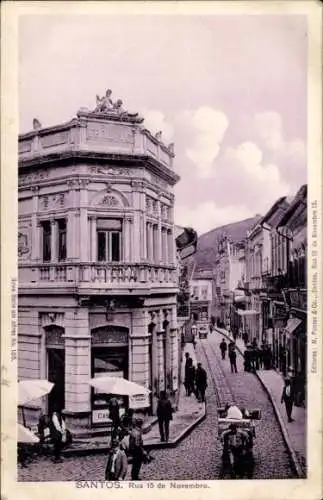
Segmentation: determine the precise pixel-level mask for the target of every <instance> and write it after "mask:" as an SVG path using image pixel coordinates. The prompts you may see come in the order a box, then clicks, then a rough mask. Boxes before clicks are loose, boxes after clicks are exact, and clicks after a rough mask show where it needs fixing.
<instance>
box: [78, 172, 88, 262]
mask: <svg viewBox="0 0 323 500" xmlns="http://www.w3.org/2000/svg"><path fill="white" fill-rule="evenodd" d="M87 185H88V181H87V180H84V179H81V180H80V199H79V203H80V225H79V228H80V261H81V262H86V261H87V260H88V216H87V203H88V197H87V195H88V191H87Z"/></svg>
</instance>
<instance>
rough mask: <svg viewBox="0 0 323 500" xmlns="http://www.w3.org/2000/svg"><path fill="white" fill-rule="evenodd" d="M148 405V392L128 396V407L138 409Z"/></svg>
mask: <svg viewBox="0 0 323 500" xmlns="http://www.w3.org/2000/svg"><path fill="white" fill-rule="evenodd" d="M149 406H150V401H149V395H148V394H136V396H130V397H129V408H132V409H133V410H140V409H141V408H148V407H149Z"/></svg>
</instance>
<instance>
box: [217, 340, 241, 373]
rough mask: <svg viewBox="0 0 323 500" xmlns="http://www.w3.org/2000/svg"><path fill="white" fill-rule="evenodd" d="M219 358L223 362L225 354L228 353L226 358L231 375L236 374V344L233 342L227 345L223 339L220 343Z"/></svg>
mask: <svg viewBox="0 0 323 500" xmlns="http://www.w3.org/2000/svg"><path fill="white" fill-rule="evenodd" d="M220 351H221V357H222V359H223V360H225V357H226V353H227V351H228V358H229V361H230V368H231V373H238V369H237V351H236V344H235V342H234V341H231V342H229V344H228V343H227V342H226V341H225V339H224V338H223V339H222V340H221V342H220Z"/></svg>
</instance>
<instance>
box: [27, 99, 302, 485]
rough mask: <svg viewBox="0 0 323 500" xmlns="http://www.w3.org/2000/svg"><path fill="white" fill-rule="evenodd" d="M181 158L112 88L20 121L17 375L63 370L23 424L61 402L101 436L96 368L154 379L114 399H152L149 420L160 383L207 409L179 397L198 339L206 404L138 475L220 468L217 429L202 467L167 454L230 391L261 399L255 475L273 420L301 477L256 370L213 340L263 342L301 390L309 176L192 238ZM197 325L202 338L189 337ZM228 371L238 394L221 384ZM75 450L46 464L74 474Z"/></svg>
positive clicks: (79, 431) (84, 428) (85, 428)
mask: <svg viewBox="0 0 323 500" xmlns="http://www.w3.org/2000/svg"><path fill="white" fill-rule="evenodd" d="M174 157H175V153H174V144H165V143H164V142H163V138H162V134H161V132H159V133H157V134H156V135H153V134H151V133H150V132H149V131H148V130H147V129H146V128H145V125H144V121H143V118H141V116H140V115H139V114H138V113H130V112H128V111H126V110H125V109H124V108H123V104H122V102H121V101H120V100H117V101H116V102H112V100H111V91H107V94H106V97H105V98H102V99H100V98H98V97H97V107H96V108H95V109H94V110H88V109H86V108H81V109H80V110H79V111H78V112H77V115H76V117H75V118H73V119H72V120H70V121H68V122H66V123H62V124H59V125H56V126H52V127H44V126H42V124H41V123H40V121H39V120H38V119H35V120H34V122H33V130H31V131H30V132H28V133H25V134H22V135H20V136H19V189H18V193H19V229H18V231H19V233H18V258H19V265H18V267H19V304H18V318H19V321H18V323H19V324H18V343H19V353H18V354H19V355H18V378H19V380H20V381H21V380H38V379H39V380H48V381H50V382H52V383H53V384H54V387H53V389H52V390H51V391H50V393H49V394H48V396H46V397H42V398H39V399H37V400H33V401H30V402H29V403H28V404H24V411H23V419H24V424H25V425H27V426H28V427H30V428H33V427H35V426H37V422H38V419H39V416H40V414H46V415H52V414H53V411H54V410H55V411H57V409H58V410H59V411H60V412H62V414H63V416H64V419H65V422H66V426H67V428H68V429H69V430H70V432H71V434H72V435H73V436H74V437H75V436H77V437H80V438H82V436H83V437H84V436H95V435H100V436H102V440H107V437H106V436H107V435H109V433H110V431H111V426H110V424H111V418H110V416H111V414H110V401H109V397H107V395H106V394H102V391H100V390H98V389H97V388H94V387H93V386H92V385H93V384H92V385H91V384H90V383H89V381H90V380H93V379H96V378H99V377H106V376H114V377H120V378H123V379H127V380H130V381H132V382H135V383H137V384H139V385H140V386H142V387H144V388H146V389H147V390H148V392H149V393H146V394H145V395H144V396H143V397H139V398H138V397H131V396H130V397H129V399H126V398H119V400H118V401H119V405H120V411H121V414H122V413H123V412H124V411H125V410H126V407H130V408H131V409H133V410H134V411H135V412H136V411H137V410H138V411H140V412H141V413H142V411H143V409H144V413H143V415H144V421H145V423H146V424H147V429H148V430H149V429H150V428H151V426H152V425H156V409H157V403H158V396H159V394H160V392H161V391H164V390H165V391H167V392H168V393H169V394H170V396H171V401H172V404H173V406H174V408H175V410H178V412H179V413H180V409H181V408H183V407H184V408H186V407H188V408H190V406H189V405H190V404H193V407H194V409H195V406H196V408H197V413H198V412H199V411H202V412H204V414H203V417H205V405H204V402H203V401H202V402H201V401H197V402H195V401H194V398H195V396H193V395H192V396H185V394H184V396H183V383H184V379H183V371H182V366H183V358H184V351H185V350H186V349H190V352H191V353H192V356H193V357H194V364H195V365H196V364H197V363H202V365H203V366H204V368H205V370H206V376H207V377H208V380H209V381H210V380H213V381H214V384H213V385H212V384H211V383H210V382H209V383H208V388H207V399H208V401H209V406H208V412H207V414H206V419H205V420H204V421H203V423H201V424H200V425H201V427H198V428H197V429H196V430H195V431H194V433H193V434H191V436H190V437H188V438H187V441H184V443H182V444H181V445H180V446H179V447H178V449H177V448H176V451H173V450H166V449H165V450H163V451H161V452H160V454H159V455H158V454H157V455H156V459H155V462H153V463H152V464H148V465H147V467H146V469H145V470H146V471H147V472H146V476H145V472H143V478H148V479H156V478H158V479H162V478H165V479H167V478H168V477H174V478H175V479H194V478H195V477H197V478H200V479H212V478H216V477H217V475H218V473H219V471H218V469H219V467H220V465H219V464H220V461H221V450H220V444H219V443H220V441H219V439H218V436H217V431H215V433H214V436H212V440H213V441H214V443H213V441H212V440H211V441H212V443H213V444H214V449H215V448H216V450H217V451H216V453H215V454H214V453H213V451H214V449H213V448H212V446H213V445H212V446H211V448H210V449H208V451H207V453H208V456H209V457H210V464H209V467H208V469H207V470H206V469H204V462H203V460H202V459H201V461H200V462H199V463H198V464H195V466H193V467H191V468H190V469H187V470H185V469H184V468H183V467H181V466H179V468H178V469H176V467H175V469H174V461H175V462H176V460H178V457H182V459H183V463H184V462H185V461H184V456H186V455H187V447H188V446H191V447H192V449H191V451H192V450H193V449H195V448H196V447H198V443H199V442H200V441H201V435H203V433H204V436H205V437H207V435H209V433H210V432H211V429H217V412H218V406H219V405H220V404H222V405H225V404H226V403H228V402H229V403H230V402H231V403H235V404H240V405H244V406H249V405H252V406H255V405H256V406H257V403H258V405H259V406H260V407H261V412H262V413H263V418H262V422H263V427H262V431H261V430H260V431H259V432H260V434H261V433H263V437H261V439H260V441H259V442H260V448H259V454H258V458H259V464H258V465H257V467H256V471H258V472H257V474H258V475H256V477H266V470H267V471H268V470H269V469H268V467H267V469H266V465H265V462H264V460H265V450H266V447H267V446H268V439H269V440H270V439H272V438H273V436H274V435H275V439H276V440H277V443H278V445H277V450H276V451H277V456H275V455H274V454H273V456H272V463H271V466H270V472H268V474H269V476H268V477H277V478H278V477H279V478H282V477H293V474H294V473H293V469H292V466H291V464H290V461H289V459H288V458H286V454H287V451H286V445H285V444H284V441H283V439H282V434H281V429H280V425H279V424H278V421H277V420H276V419H275V418H276V417H275V415H274V412H273V409H272V406H271V404H270V402H269V400H268V397H267V396H266V395H265V393H264V390H263V388H262V386H261V385H260V383H259V381H258V380H257V379H256V378H255V375H254V374H246V373H243V363H242V358H239V361H238V367H239V373H238V374H237V377H236V378H232V377H233V375H232V374H231V373H230V371H229V368H228V365H226V364H224V363H223V364H221V362H220V361H219V359H217V355H216V354H214V353H215V352H216V350H217V351H219V341H220V339H221V338H222V337H221V335H222V334H223V335H224V336H229V337H230V335H232V336H233V339H235V340H237V339H244V342H245V344H246V345H247V344H248V343H249V342H251V341H254V342H257V343H258V345H259V346H260V345H262V344H266V345H267V346H269V348H270V350H271V366H270V368H271V369H274V370H277V371H279V372H282V374H283V375H287V374H289V375H291V376H292V378H293V381H294V382H295V388H296V397H295V403H296V404H297V405H298V406H304V405H305V399H306V398H305V388H306V250H307V240H306V200H307V191H306V186H303V187H301V188H300V190H299V191H298V193H295V197H292V198H286V197H285V198H280V199H279V200H277V202H276V203H275V204H274V205H273V206H272V208H271V209H270V210H269V211H268V212H267V213H266V214H264V215H262V216H260V215H257V216H256V217H255V218H252V219H248V220H244V221H240V222H236V223H234V224H231V225H228V226H224V227H221V228H218V229H215V230H213V231H211V232H209V233H206V234H204V235H201V236H200V237H199V239H198V242H197V247H196V233H195V231H194V228H182V227H179V226H176V225H175V221H174V206H175V196H174V186H175V185H176V183H177V182H178V181H179V180H180V179H179V176H178V175H177V174H176V173H175V168H174ZM237 219H238V214H237ZM219 332H220V333H219ZM221 332H222V333H221ZM195 333H196V334H197V336H200V337H204V338H201V339H200V340H199V341H198V342H200V344H199V345H198V347H197V349H196V350H194V348H193V346H192V340H193V341H194V342H193V344H195V340H196V339H195V338H193V337H194V336H195ZM192 335H193V337H192ZM212 335H213V337H212ZM216 335H218V336H216ZM208 352H209V354H207V353H208ZM208 360H209V361H208ZM281 383H282V384H283V379H282V381H281ZM221 385H223V387H222V388H221ZM226 386H228V387H231V389H230V391H229V392H228V394H229V396H230V398H229V399H231V401H225V400H224V399H223V398H222V400H221V398H220V397H219V394H220V393H221V390H222V392H223V391H224V392H223V393H224V394H225V387H226ZM251 389H252V390H251ZM279 390H281V387H279ZM254 394H257V395H258V396H257V398H258V399H257V401H255V399H254ZM229 396H228V397H229ZM183 397H184V399H185V397H186V398H187V399H186V400H185V401H186V402H184V403H181V401H182V400H181V398H183ZM189 398H191V399H189ZM192 401H193V403H192ZM194 405H195V406H194ZM189 411H191V410H189ZM191 413H194V412H193V411H191ZM175 415H176V411H175ZM154 417H155V418H154ZM19 418H21V415H20V417H19ZM174 418H175V417H174ZM257 425H258V426H260V424H257ZM174 428H175V424H173V429H174ZM259 429H260V427H259ZM172 432H173V431H172V424H171V435H172ZM257 432H258V431H257ZM304 432H305V429H304ZM215 443H216V444H215ZM158 457H159V458H158ZM172 457H173V458H172ZM174 457H175V458H174ZM277 457H278V458H277ZM170 458H172V459H170ZM169 459H170V460H169ZM73 460H74V459H70V466H68V465H67V468H64V467H62V468H60V467H59V466H57V467H58V468H57V469H55V472H53V471H51V474H53V477H56V479H58V478H62V479H71V476H69V475H68V474H69V472H68V470H70V473H71V474H72V472H71V471H74V470H76V468H79V466H80V463H81V462H77V460H78V459H75V460H76V462H73ZM100 460H101V461H100ZM158 460H159V462H158ZM276 460H278V463H279V464H280V468H279V470H277V471H275V461H276ZM102 463H103V459H102V458H97V457H96V458H93V457H88V469H86V467H85V468H84V467H83V466H82V468H81V469H80V468H79V470H82V471H83V472H84V471H85V472H86V471H87V473H88V474H90V475H91V477H90V478H95V476H96V474H98V471H99V470H101V468H102V467H103V465H102ZM160 463H162V464H163V466H162V468H160V467H159V465H160ZM46 464H47V465H46ZM91 464H92V465H91ZM98 464H99V465H98ZM154 464H155V465H154ZM158 464H159V465H158ZM43 466H44V467H45V469H44V472H43V474H42V473H41V472H39V471H41V467H43ZM46 467H47V469H46ZM69 467H70V469H69ZM36 470H37V475H38V478H39V479H38V480H49V479H48V478H49V476H48V474H49V472H48V471H49V470H50V468H49V466H48V463H47V462H46V460H44V462H41V461H40V462H37V469H36V468H35V469H34V471H33V472H28V471H27V473H24V472H22V473H21V474H22V476H21V477H22V480H34V479H35V474H36ZM46 470H47V472H46ZM33 474H34V475H33ZM64 474H65V475H64ZM66 474H67V475H66ZM161 474H162V475H163V477H160V475H161ZM194 474H195V475H194ZM93 475H94V476H93ZM80 478H81V479H89V477H86V474H85V476H84V477H83V476H82V477H81V476H80ZM74 479H75V477H74Z"/></svg>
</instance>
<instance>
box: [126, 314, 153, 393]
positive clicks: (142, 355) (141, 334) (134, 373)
mask: <svg viewBox="0 0 323 500" xmlns="http://www.w3.org/2000/svg"><path fill="white" fill-rule="evenodd" d="M148 324H149V316H148V311H147V310H146V309H145V308H138V309H135V310H133V312H132V332H131V336H130V351H131V352H130V374H131V380H132V381H133V382H136V383H137V384H140V385H143V386H144V387H147V388H148V387H149V384H150V381H149V363H150V359H149V344H150V334H149V333H148Z"/></svg>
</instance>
